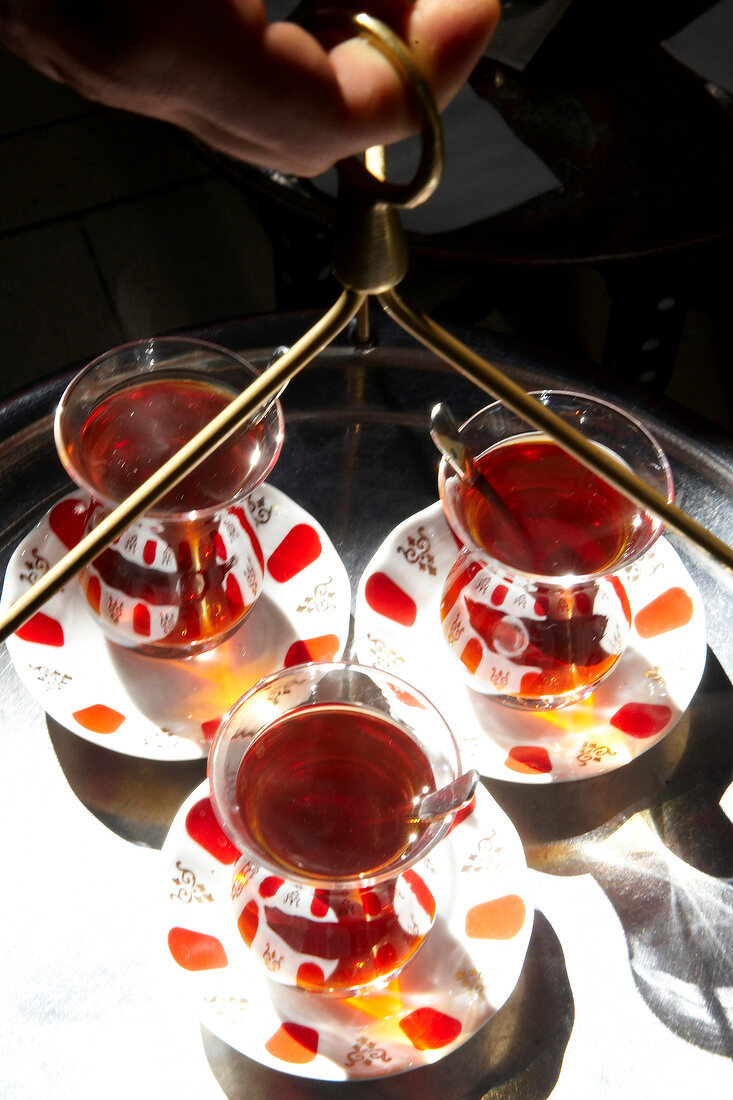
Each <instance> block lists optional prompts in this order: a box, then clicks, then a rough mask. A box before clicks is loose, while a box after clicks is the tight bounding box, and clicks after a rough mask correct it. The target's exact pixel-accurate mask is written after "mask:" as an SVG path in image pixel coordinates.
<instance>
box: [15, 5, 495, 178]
mask: <svg viewBox="0 0 733 1100" xmlns="http://www.w3.org/2000/svg"><path fill="white" fill-rule="evenodd" d="M368 8H369V12H370V14H372V15H375V16H377V17H378V18H380V19H382V20H384V22H386V23H388V24H389V25H390V26H391V27H392V28H393V29H394V30H395V31H396V32H397V33H398V34H399V35H400V36H401V37H402V38H403V39H404V41H405V42H406V43H407V44H408V46H409V48H410V51H411V53H412V55H413V57H414V59H415V62H416V64H417V66H418V68H419V69H420V70H421V72H422V73H423V75H424V77H425V78H426V80H427V82H428V84H429V85H430V87H431V89H432V91H433V95H434V97H435V100H436V103H437V104H438V107H439V108H442V107H445V106H446V104H447V103H448V102H449V101H450V99H451V98H452V97H453V95H455V93H456V92H457V91H458V89H459V88H460V87H461V85H462V84H463V83H464V82H465V81H466V80H467V78H468V76H469V75H470V73H471V70H472V69H473V67H474V66H475V64H476V62H477V61H478V59H479V58H480V56H481V54H482V53H483V51H484V49H485V47H486V43H487V41H488V39H489V38H490V36H491V33H492V31H493V29H494V27H495V25H496V22H497V20H498V18H499V11H500V7H499V0H414V2H412V0H370V3H369V5H368ZM0 36H1V37H2V38H3V40H4V41H5V42H6V44H7V45H8V46H9V47H10V48H11V49H12V50H14V51H15V52H16V53H19V54H20V55H21V56H23V57H24V58H25V59H26V60H27V61H29V62H30V63H31V64H32V65H34V66H35V67H36V68H38V69H40V70H41V71H42V72H44V73H45V74H46V75H47V76H50V77H53V78H54V79H56V80H61V81H62V82H64V83H66V84H69V85H71V86H72V87H73V88H75V89H76V90H77V91H78V92H80V93H81V94H82V95H84V96H86V97H88V98H89V99H92V100H95V101H98V102H101V103H105V104H107V105H109V106H112V107H118V108H123V109H125V110H129V111H133V112H135V113H138V114H143V115H148V116H150V117H152V118H158V119H161V120H163V121H166V122H170V123H173V124H175V125H177V126H180V127H182V128H183V129H184V130H187V131H189V132H190V133H191V134H193V135H195V136H196V137H197V138H199V139H201V140H202V141H204V142H205V143H206V144H208V145H210V146H212V147H213V148H215V149H217V150H219V151H221V152H224V153H227V154H228V155H230V156H232V157H234V158H236V159H239V160H244V161H248V162H250V163H252V164H258V165H263V166H267V167H270V168H275V169H279V170H280V171H284V172H289V173H293V174H294V175H301V176H315V175H318V174H319V173H320V172H322V171H325V170H326V169H327V168H329V167H330V166H331V165H332V164H333V163H334V162H335V161H337V160H340V159H341V158H343V157H345V156H348V155H350V154H352V153H358V152H361V151H363V150H364V149H366V148H367V147H368V146H370V145H389V144H391V143H392V142H395V141H398V140H400V139H401V138H403V137H406V136H407V135H408V134H409V133H411V132H412V131H413V130H414V129H415V128H416V123H417V121H418V120H416V119H415V118H413V117H412V116H411V113H410V108H409V106H408V103H407V99H406V97H405V92H404V88H403V85H402V82H401V80H400V78H399V76H398V75H397V73H396V71H395V70H394V68H393V66H392V65H391V64H390V62H389V61H388V60H387V59H386V58H384V57H382V56H381V54H380V53H378V51H377V50H375V49H374V48H373V47H372V46H370V45H369V44H368V43H367V42H365V41H364V40H363V39H358V38H350V39H348V40H346V41H341V42H338V43H336V44H335V45H324V44H322V42H320V41H319V40H318V39H317V38H316V37H314V35H313V34H311V33H309V32H308V31H306V30H304V29H303V28H302V27H300V26H298V25H296V24H295V23H289V22H279V23H278V22H275V23H269V22H268V20H267V14H266V12H265V9H264V7H263V4H262V2H261V0H210V2H209V3H202V2H201V0H106V2H105V3H102V4H100V3H98V2H95V0H35V2H34V3H33V4H28V3H27V0H0Z"/></svg>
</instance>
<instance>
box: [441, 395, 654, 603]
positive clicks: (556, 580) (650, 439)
mask: <svg viewBox="0 0 733 1100" xmlns="http://www.w3.org/2000/svg"><path fill="white" fill-rule="evenodd" d="M527 392H528V394H529V396H530V397H535V398H538V399H539V398H541V397H543V396H545V395H547V396H549V397H571V398H581V399H582V400H585V401H589V402H592V403H593V404H595V405H600V406H602V407H603V408H604V409H608V410H610V411H611V412H612V413H614V415H617V416H619V417H620V418H621V419H623V420H625V421H628V422H629V423H630V424H632V425H633V427H634V428H635V429H636V430H637V431H639V432H640V433H641V434H642V435H643V436H644V437H645V439H646V441H647V443H648V444H649V445H650V446H651V447H652V449H653V450H654V451H655V452H656V455H657V457H658V461H659V465H660V468H661V470H662V474H663V477H664V480H665V483H666V485H667V500H668V502H669V503H672V501H673V500H674V479H673V477H672V467H671V465H670V462H669V459H668V457H667V454H666V452H665V451H664V448H663V447H662V445H661V444H660V443H659V441H658V440H657V439H656V437H655V436H654V435H653V434H652V433H651V432H650V431H649V430H648V429H647V428H645V427H644V425H643V424H642V423H641V422H640V421H639V420H638V419H637V417H635V416H634V415H633V414H631V413H628V412H626V410H625V409H623V408H621V406H619V405H616V404H614V403H613V402H612V401H606V400H605V398H602V397H596V396H595V395H594V394H590V393H585V392H584V391H582V390H566V389H562V390H560V389H552V388H549V387H544V388H543V389H541V390H528V391H527ZM499 408H502V409H504V410H505V411H506V413H507V414H508V415H510V416H514V417H516V419H517V420H518V421H520V422H521V423H522V424H524V426H525V431H523V432H521V433H517V434H518V435H520V434H521V435H531V434H533V433H535V434H541V431H540V429H538V428H535V427H534V426H533V425H532V424H529V423H527V422H526V421H524V420H522V417H521V416H520V415H519V413H515V412H514V411H513V410H512V409H510V408H509V407H508V406H507V405H505V404H504V402H503V401H492V402H491V404H490V405H485V406H484V407H483V408H481V409H477V411H476V412H475V413H472V414H471V416H469V417H468V418H467V419H466V420H464V421H463V422H462V423H460V424H459V426H458V431H459V433H461V432H463V431H464V429H467V428H469V427H470V425H471V423H472V422H473V421H474V420H476V419H477V418H478V417H480V416H484V415H485V414H486V413H489V412H492V411H493V410H495V409H497V410H498V409H499ZM617 457H618V456H617ZM448 466H449V463H448V460H447V459H446V458H445V456H442V457H441V459H440V464H439V468H438V484H439V486H440V485H441V484H443V483H444V481H445V480H446V478H445V470H446V468H447V467H448ZM455 476H456V477H457V476H458V475H457V474H456V475H455ZM596 476H599V475H596ZM616 491H617V492H620V490H616ZM621 495H624V494H621ZM440 496H441V504H442V494H440ZM627 499H628V498H627ZM637 507H638V506H637ZM443 509H444V513H445V505H443ZM648 514H650V515H651V513H648ZM447 518H448V517H447V516H446V520H447ZM654 520H655V524H656V525H657V526H656V530H655V532H654V534H653V536H652V537H651V538H650V539H649V541H648V542H647V543H646V544H645V545H644V547H643V548H642V549H640V550H639V551H638V552H637V553H635V554H634V555H633V557H630V558H629V559H628V561H622V562H621V564H619V565H618V566H616V567H615V568H614V569H612V570H610V571H609V572H591V573H582V574H581V573H566V574H560V573H557V574H552V573H535V572H531V571H530V570H527V569H521V568H519V567H518V566H516V565H512V564H511V563H510V562H505V561H503V560H502V559H501V558H498V557H495V556H494V555H492V554H490V553H489V552H488V551H487V550H485V549H484V548H483V547H480V546H476V545H475V544H467V543H465V542H464V541H463V539H462V537H461V536H460V534H459V533H458V532H456V535H457V537H458V538H460V542H461V552H462V551H463V550H466V551H467V552H469V553H475V554H478V555H479V556H480V557H483V558H485V559H486V560H487V562H491V564H492V565H494V566H497V567H498V568H499V569H501V570H505V571H507V572H508V573H512V574H513V575H515V576H517V577H522V578H523V579H525V580H527V581H529V582H532V583H536V584H540V585H542V584H544V585H548V586H549V585H556V586H557V585H560V586H563V585H567V586H568V587H569V586H570V585H575V584H587V583H591V582H592V581H597V580H601V579H602V578H603V577H607V576H612V575H613V574H614V573H617V572H618V571H619V569H623V568H625V567H626V566H627V565H631V563H632V562H634V561H636V560H638V558H640V557H641V556H642V555H643V554H646V553H647V551H648V550H650V549H651V548H652V546H653V545H654V543H655V542H656V541H657V539H658V538H660V537H661V536H662V535H663V533H664V530H665V525H664V522H663V521H662V520H658V519H657V518H656V517H654ZM448 522H449V524H450V521H448ZM451 530H453V528H452V526H451Z"/></svg>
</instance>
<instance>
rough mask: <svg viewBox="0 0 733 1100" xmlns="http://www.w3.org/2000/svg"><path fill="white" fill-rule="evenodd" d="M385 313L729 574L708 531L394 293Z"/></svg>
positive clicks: (723, 547)
mask: <svg viewBox="0 0 733 1100" xmlns="http://www.w3.org/2000/svg"><path fill="white" fill-rule="evenodd" d="M379 301H380V303H381V304H382V306H383V308H384V309H385V311H386V312H387V313H388V314H389V315H390V317H392V318H393V320H395V321H397V323H398V324H399V325H401V326H402V328H404V329H405V330H406V331H407V332H409V333H410V334H411V335H412V336H414V337H415V339H417V340H419V341H420V342H421V343H422V344H425V346H426V347H428V348H430V350H431V351H434V352H435V354H436V355H439V356H440V358H441V359H445V360H446V362H448V363H450V365H451V366H452V367H454V368H455V369H456V370H458V371H459V372H460V373H461V374H463V375H464V376H465V377H466V378H469V379H470V380H471V381H472V382H473V383H475V385H477V386H479V387H480V388H481V389H482V390H485V391H486V392H487V393H489V394H491V396H492V397H495V398H496V399H497V400H498V401H501V402H502V404H504V405H506V407H507V408H508V409H511V411H512V412H514V413H516V414H517V416H520V417H521V418H522V419H523V420H525V421H526V422H527V423H528V424H531V425H532V426H533V427H534V428H537V429H538V431H542V432H545V433H546V434H547V435H549V436H550V437H551V438H552V439H554V440H555V442H556V443H559V444H560V446H561V447H563V448H564V449H565V450H566V451H568V452H569V453H570V454H571V455H573V457H574V458H576V459H577V460H578V461H579V462H582V463H583V465H584V466H587V467H588V469H590V470H592V471H593V473H595V474H598V476H599V477H602V478H604V480H605V481H607V482H609V484H611V485H612V486H613V487H614V489H618V491H619V492H620V493H623V494H624V496H626V497H628V498H629V499H630V500H632V501H633V502H634V503H635V504H638V505H639V507H640V508H644V509H646V510H647V511H648V512H651V514H652V515H654V516H656V517H657V519H659V520H661V521H662V522H663V523H664V524H666V526H667V527H669V528H670V529H671V530H673V531H676V532H677V534H678V535H681V536H682V537H683V538H684V539H686V540H687V541H688V542H690V543H692V545H693V546H695V547H697V549H698V550H701V551H702V552H703V553H705V554H707V555H709V556H710V557H711V558H713V560H714V561H716V562H718V564H719V565H723V566H725V567H726V568H727V569H729V570H731V571H733V549H731V547H730V546H728V545H727V543H725V542H723V541H722V540H721V539H719V538H718V537H717V535H714V534H713V533H712V532H711V531H708V530H707V528H706V527H703V526H702V524H700V523H698V522H697V520H695V519H693V518H692V516H689V515H688V514H687V512H683V511H682V509H681V508H679V507H678V506H677V505H676V504H672V503H670V502H669V501H668V500H667V499H666V497H664V496H663V495H662V494H661V493H659V492H658V491H657V490H656V489H654V488H653V487H652V486H651V485H648V484H647V483H646V482H645V481H643V480H642V479H641V478H639V477H637V476H636V475H635V474H633V473H632V472H631V471H630V470H629V469H628V468H627V467H626V466H624V465H623V464H622V463H621V462H619V460H618V459H616V458H615V457H614V456H613V455H611V454H609V453H608V452H607V451H603V450H601V449H600V448H598V447H596V445H595V444H594V443H593V442H592V441H591V440H589V439H587V438H586V437H585V436H584V435H582V433H581V432H579V431H577V429H576V428H573V427H572V426H571V425H570V424H568V423H567V422H566V421H565V420H563V419H562V418H561V417H559V416H557V414H556V413H553V412H551V411H550V409H548V408H546V407H545V406H544V405H543V404H542V403H541V402H540V401H537V400H536V399H535V398H534V397H530V395H529V394H528V393H526V392H525V391H524V390H523V389H522V387H521V386H519V385H517V383H516V382H514V381H512V379H511V378H508V377H507V376H506V375H505V374H503V373H502V372H501V371H500V370H499V369H498V368H497V367H495V366H493V365H492V364H491V363H488V362H487V361H486V360H485V359H482V358H481V356H480V355H477V354H476V353H475V352H473V351H471V349H470V348H467V347H466V345H465V344H462V343H461V342H460V340H457V339H456V338H455V337H454V336H452V335H451V334H450V333H449V332H446V330H445V329H443V328H441V326H440V325H437V324H436V323H435V322H434V321H433V320H431V318H430V317H427V316H426V315H425V314H423V313H421V312H420V311H418V310H415V309H413V308H412V307H411V306H410V305H408V304H407V303H406V302H405V301H404V300H403V299H402V298H400V297H399V295H398V294H396V293H395V291H394V290H389V291H387V292H386V293H384V294H380V296H379Z"/></svg>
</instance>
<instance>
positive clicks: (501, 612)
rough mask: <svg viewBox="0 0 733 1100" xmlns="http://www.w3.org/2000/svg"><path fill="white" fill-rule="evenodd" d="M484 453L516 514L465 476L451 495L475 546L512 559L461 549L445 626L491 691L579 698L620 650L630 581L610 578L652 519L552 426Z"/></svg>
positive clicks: (482, 463) (444, 610)
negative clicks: (555, 438)
mask: <svg viewBox="0 0 733 1100" xmlns="http://www.w3.org/2000/svg"><path fill="white" fill-rule="evenodd" d="M476 461H477V465H478V467H479V469H480V471H481V473H482V474H483V475H484V477H485V478H486V479H487V481H488V482H489V483H490V485H491V487H492V489H493V490H494V492H495V493H496V494H497V496H498V497H499V498H500V500H501V502H502V503H503V505H504V507H505V509H506V512H504V513H503V512H502V511H501V510H500V509H498V508H497V506H496V504H495V503H494V502H493V501H491V500H490V499H488V498H487V496H486V495H484V494H483V493H481V492H479V491H478V489H476V488H474V487H471V486H469V485H468V484H467V483H466V482H459V481H458V479H454V480H452V481H451V483H450V491H451V492H452V493H453V494H454V495H453V496H452V497H451V503H452V504H453V505H454V507H455V510H456V512H457V514H458V518H459V520H460V521H461V522H462V524H463V527H464V529H465V531H466V532H468V533H469V534H470V537H471V540H472V541H473V543H474V544H475V546H476V547H478V548H479V550H482V551H485V552H486V554H488V555H489V556H490V558H491V559H494V561H496V562H500V563H502V564H501V566H499V567H497V568H494V567H492V566H491V565H490V564H488V563H487V561H486V559H483V558H481V555H480V554H478V555H471V554H470V553H464V554H463V555H461V556H460V557H459V558H458V560H457V561H456V563H455V565H454V567H453V569H452V570H451V572H450V574H449V576H448V578H447V581H446V584H445V586H444V589H443V594H442V601H441V619H442V621H443V629H444V633H445V635H446V637H447V639H448V641H449V643H450V644H451V645H452V646H453V647H454V649H455V651H456V652H457V654H458V656H459V658H460V660H461V661H462V663H463V664H464V666H465V667H466V668H467V669H468V670H469V672H470V673H471V675H472V676H477V677H478V681H480V682H483V684H484V685H486V687H488V688H489V690H490V691H491V693H492V694H496V695H499V696H503V697H504V698H506V699H507V701H515V702H516V703H517V704H518V705H533V701H534V700H547V699H551V698H555V699H559V698H562V697H565V698H566V699H567V700H568V701H570V700H571V699H573V698H580V697H582V695H583V694H585V693H587V690H589V689H590V688H591V687H592V686H593V685H595V684H596V683H598V682H599V681H600V680H601V679H603V678H604V677H605V675H606V674H607V673H608V672H609V671H610V669H611V668H612V667H613V666H614V664H615V663H616V661H617V660H618V658H619V656H620V654H621V652H622V650H623V638H624V636H625V632H626V627H627V625H628V624H627V622H625V621H624V615H625V597H624V596H623V594H622V589H621V587H620V584H619V582H618V581H617V580H613V581H608V580H605V579H603V578H604V576H605V575H606V574H608V573H611V572H612V571H613V570H614V569H615V568H616V567H617V566H618V564H619V563H620V562H621V561H622V560H624V559H626V557H627V555H629V554H631V555H633V553H634V552H635V550H636V548H637V547H641V546H642V545H643V544H644V543H645V542H646V541H647V539H648V537H649V534H650V525H651V523H652V520H651V518H650V517H649V516H648V514H646V513H645V512H643V511H642V510H641V509H639V508H638V507H637V506H636V505H635V504H633V503H632V502H631V501H628V500H627V499H626V498H625V497H624V496H623V495H622V494H621V493H619V492H617V491H616V490H615V489H613V488H612V487H611V486H610V485H608V484H607V483H606V482H604V481H603V480H601V478H599V477H597V476H596V475H595V474H593V473H592V472H591V471H589V470H587V469H586V467H584V466H582V465H581V464H580V463H579V462H577V461H576V460H575V459H574V458H573V457H572V456H570V455H568V454H567V453H566V452H565V451H564V450H563V449H562V448H561V447H559V446H558V445H557V444H556V443H554V442H552V441H551V440H549V439H547V438H546V437H543V436H541V435H535V434H532V435H529V434H528V435H525V436H519V437H516V438H514V439H510V440H508V441H507V442H506V443H501V444H499V445H498V446H496V447H494V448H492V449H491V450H490V451H487V452H486V453H485V454H483V455H481V456H480V457H479V458H478V459H477V460H476ZM504 567H506V572H504ZM518 571H521V572H518ZM522 572H524V573H528V574H532V575H535V576H538V577H542V578H545V579H543V580H536V581H528V580H526V579H525V578H523V577H522ZM553 578H562V582H561V583H559V584H558V583H554V581H553ZM575 578H585V579H583V580H578V579H575ZM543 705H544V704H543Z"/></svg>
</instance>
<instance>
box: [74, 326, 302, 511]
mask: <svg viewBox="0 0 733 1100" xmlns="http://www.w3.org/2000/svg"><path fill="white" fill-rule="evenodd" d="M162 344H171V345H174V346H176V347H181V348H186V347H188V348H191V349H192V350H196V349H200V350H202V351H209V352H212V353H214V354H215V355H217V356H218V357H219V358H221V359H223V360H227V361H229V362H231V363H232V364H237V365H239V366H240V367H243V368H244V369H245V370H246V371H247V372H251V374H252V380H253V381H254V380H255V379H256V378H258V377H259V376H260V374H261V373H262V372H261V371H260V370H259V369H258V368H257V367H255V366H254V365H253V364H252V363H250V361H249V360H248V359H246V358H245V357H244V356H243V355H242V354H240V353H239V352H237V351H233V350H231V349H230V348H225V347H222V346H221V345H220V344H214V343H213V342H212V341H210V340H200V339H198V338H197V337H195V336H176V335H173V336H150V337H142V338H140V339H138V340H128V341H127V342H126V343H124V344H119V345H117V346H116V347H114V348H110V349H109V350H107V351H104V352H102V353H101V354H100V355H97V356H96V357H95V358H94V359H92V360H90V362H88V363H87V364H86V365H85V366H84V367H82V368H81V370H79V371H77V373H76V374H75V375H74V377H73V378H72V379H71V381H70V382H69V383H68V384H67V385H66V387H65V389H64V391H63V393H62V394H61V397H60V398H59V400H58V403H57V405H56V409H55V411H54V419H53V435H54V443H55V446H56V454H57V455H58V458H59V460H60V462H61V464H62V466H63V467H64V469H65V470H66V472H67V474H68V475H69V476H70V477H71V479H72V480H73V481H74V482H75V484H76V485H77V486H78V487H79V488H80V489H82V490H83V491H84V492H86V493H87V494H88V495H89V496H90V497H91V498H92V500H96V501H99V502H100V503H101V504H104V505H105V506H106V507H109V508H111V509H114V508H116V507H118V506H119V505H120V504H122V503H123V501H124V500H125V499H126V497H120V498H117V497H112V496H109V495H107V494H106V493H102V492H101V491H100V490H99V489H98V488H97V487H96V486H93V485H91V484H90V482H89V480H88V479H87V477H86V476H85V475H84V473H83V471H82V470H80V469H79V467H78V466H77V465H76V463H74V462H72V460H71V458H70V457H69V452H68V447H67V445H66V440H65V434H64V431H63V427H62V421H63V418H64V415H65V414H66V413H67V411H68V403H69V400H70V398H71V397H72V396H73V393H74V391H75V390H76V388H77V387H78V385H79V384H81V383H82V382H83V381H85V380H86V379H87V378H88V377H89V376H90V375H91V374H93V373H94V371H96V370H97V369H98V368H99V367H100V366H101V365H102V364H103V363H104V362H105V361H106V360H109V359H112V357H114V356H117V355H124V354H125V353H129V352H131V351H132V350H133V349H135V348H145V347H150V346H151V345H158V346H159V345H162ZM183 369H185V368H183ZM171 370H175V365H174V364H171ZM140 373H141V374H144V373H147V372H145V370H144V368H143V369H141V372H140ZM149 373H150V374H151V376H152V375H153V372H152V371H151V372H149ZM194 373H197V372H194ZM202 374H203V372H202ZM127 382H129V379H127ZM124 386H125V381H124V380H123V381H122V382H121V383H120V385H119V387H116V386H115V384H114V380H113V379H110V386H109V390H110V392H117V390H118V389H122V388H124ZM236 396H237V394H236V393H234V394H232V400H233V399H234V398H235V397H236ZM271 409H274V411H275V413H276V416H277V435H276V444H275V446H274V447H273V453H272V455H271V456H270V457H269V459H268V461H267V463H266V465H265V467H264V471H263V472H262V474H261V475H259V476H258V478H257V479H256V481H255V484H254V485H253V486H252V487H251V488H249V489H242V490H240V491H239V492H237V493H236V494H235V495H234V496H232V497H229V498H228V499H227V500H223V501H221V502H219V503H216V504H209V505H206V506H205V507H203V508H186V509H161V508H159V507H158V504H159V501H158V502H156V503H155V504H152V505H151V506H150V507H149V508H147V509H146V510H145V513H144V515H145V516H148V517H152V518H154V519H157V520H163V521H165V520H167V521H173V522H175V521H177V520H178V521H182V522H185V521H188V522H190V521H192V520H197V519H206V518H208V517H211V516H214V515H216V514H217V513H219V512H221V511H222V510H225V509H227V508H231V507H235V506H236V505H238V504H240V503H241V502H242V501H243V500H244V499H246V498H247V497H248V496H249V495H250V493H253V492H255V490H256V489H257V488H258V487H259V486H260V485H261V484H262V482H263V481H264V480H265V478H266V477H267V476H268V474H270V473H271V472H272V470H273V468H274V466H275V464H276V462H277V460H278V458H279V457H280V452H281V451H282V446H283V440H284V436H285V416H284V413H283V409H282V405H281V404H280V400H279V398H278V397H275V398H273V399H272V400H271V401H270V402H269V403H268V404H267V406H266V407H265V409H264V410H261V411H260V412H259V413H255V414H254V415H253V423H255V424H257V423H259V422H260V421H261V420H263V419H264V418H265V417H266V416H267V415H268V413H269V411H270V410H271ZM239 430H240V429H239V428H234V429H233V430H232V432H231V434H230V435H229V436H227V437H226V439H224V440H222V441H221V442H220V443H218V444H217V447H219V446H224V445H225V444H226V442H227V441H228V440H229V439H231V436H232V435H234V434H235V433H236V432H237V431H239ZM215 450H216V448H214V450H213V451H212V452H210V454H212V453H214V451H215ZM206 457H209V456H206ZM205 461H206V458H202V459H201V462H205ZM133 491H134V490H133Z"/></svg>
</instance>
